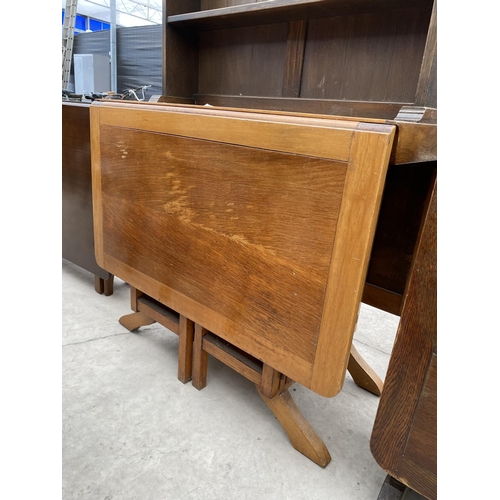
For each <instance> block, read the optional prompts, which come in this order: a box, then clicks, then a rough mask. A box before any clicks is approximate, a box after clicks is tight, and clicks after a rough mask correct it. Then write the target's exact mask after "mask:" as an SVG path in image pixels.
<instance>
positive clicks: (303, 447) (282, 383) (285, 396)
mask: <svg viewBox="0 0 500 500" xmlns="http://www.w3.org/2000/svg"><path fill="white" fill-rule="evenodd" d="M195 331H196V334H195V348H194V367H193V385H194V387H196V388H197V389H203V388H204V387H205V386H206V383H207V368H208V356H207V355H208V354H210V355H212V356H214V357H215V358H216V359H218V360H219V361H222V362H223V363H224V364H225V365H227V366H229V367H230V368H232V369H233V370H235V371H236V372H238V373H239V374H240V375H243V376H244V377H245V378H247V379H248V380H250V381H252V382H254V383H255V384H256V387H257V391H258V392H259V394H260V396H261V397H262V399H263V400H264V401H265V402H266V404H267V405H268V407H269V408H270V409H271V410H272V412H273V413H274V415H275V416H276V418H277V419H278V421H279V422H280V424H281V425H282V427H283V429H284V430H285V432H286V433H287V435H288V437H289V438H290V441H291V443H292V445H293V447H294V448H296V449H297V450H298V451H300V452H301V453H302V454H303V455H305V456H306V457H307V458H309V459H310V460H312V461H313V462H315V463H316V464H318V465H320V466H321V467H326V466H327V465H328V463H329V462H330V460H331V458H330V454H329V452H328V449H327V448H326V446H325V444H324V443H323V441H322V440H321V438H320V437H319V436H318V435H317V434H316V432H315V430H314V429H313V428H312V426H311V425H310V424H309V422H307V420H306V419H305V418H304V416H303V415H302V413H301V412H300V410H299V409H298V408H297V406H296V404H295V402H294V401H293V399H292V397H291V396H290V393H289V392H288V388H289V387H290V386H291V385H292V384H293V383H294V382H293V381H292V380H290V379H287V377H285V376H283V374H281V373H279V372H278V371H276V370H275V369H274V368H272V367H271V366H269V365H266V364H263V363H261V362H260V361H259V360H257V359H255V358H252V357H251V356H248V355H247V354H246V353H244V352H242V351H240V350H238V349H237V348H235V346H232V345H231V344H229V343H226V342H224V341H223V340H222V339H220V338H219V337H217V336H216V335H214V334H212V333H210V332H208V331H207V330H206V329H204V328H203V327H201V326H200V325H196V326H195Z"/></svg>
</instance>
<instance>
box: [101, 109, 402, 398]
mask: <svg viewBox="0 0 500 500" xmlns="http://www.w3.org/2000/svg"><path fill="white" fill-rule="evenodd" d="M211 124H212V125H211ZM190 125H192V126H190ZM206 126H210V127H211V128H209V129H208V131H207V130H206V128H205V127H206ZM92 127H93V137H94V138H95V140H96V141H98V143H99V144H98V146H97V147H96V148H95V149H93V151H95V152H96V156H95V157H94V161H93V165H94V174H95V178H96V183H95V193H96V196H95V207H96V213H97V214H98V215H97V218H98V219H99V220H98V222H97V224H96V234H98V235H99V239H100V241H99V244H98V247H99V252H98V256H99V260H100V261H102V262H105V263H106V266H108V267H109V266H110V268H111V269H116V270H117V271H119V272H120V273H121V274H120V275H121V276H124V277H125V279H126V280H127V282H129V283H130V284H131V286H135V287H137V288H139V289H141V290H144V291H145V292H146V293H147V294H148V295H149V296H151V297H153V298H154V299H156V300H158V301H159V302H161V303H162V304H165V305H167V306H168V307H171V308H172V309H174V310H175V311H179V313H180V314H182V315H185V316H186V317H189V318H191V319H192V320H193V321H194V322H196V323H199V324H201V325H203V327H204V328H207V330H210V331H212V332H214V333H216V334H217V335H219V336H221V337H222V338H225V339H226V340H228V341H230V342H231V343H233V344H234V345H236V346H237V347H239V348H241V349H243V350H245V351H246V352H248V353H249V354H251V355H253V356H255V357H256V358H258V359H261V360H262V361H264V362H265V363H268V364H270V365H271V366H273V367H274V368H275V369H276V370H279V371H280V372H282V373H284V374H286V375H288V376H289V377H290V378H292V379H293V380H296V381H297V382H300V383H302V384H303V385H306V386H307V387H310V388H311V389H312V390H315V391H316V392H319V393H321V394H323V395H328V396H332V395H334V394H336V393H337V392H338V391H339V390H340V388H341V386H342V383H343V377H344V376H345V369H346V364H347V359H348V356H349V349H350V344H351V340H352V334H353V330H354V326H355V324H354V322H353V320H354V316H355V313H352V312H351V310H355V312H356V313H357V307H359V301H360V299H361V293H362V288H363V284H364V279H365V274H366V269H367V265H368V258H369V252H370V241H371V239H372V238H373V232H374V227H375V223H376V218H377V210H378V205H379V202H380V195H381V190H382V187H383V184H384V180H385V172H386V169H387V163H388V158H389V154H390V151H391V145H392V140H393V137H394V127H391V126H386V125H381V124H369V125H366V124H359V123H356V122H353V121H350V122H343V121H335V120H331V121H330V120H315V119H313V118H305V117H297V118H293V117H287V116H270V115H264V114H254V113H244V112H238V113H233V112H228V114H227V116H224V114H223V113H221V112H220V110H218V112H217V113H214V110H210V109H204V108H201V107H200V108H198V110H197V113H194V110H193V109H192V108H191V112H190V113H182V112H180V110H177V109H174V108H172V107H169V106H159V105H155V106H144V107H142V106H128V105H121V104H118V105H109V104H107V103H106V104H105V103H95V104H94V105H93V108H92ZM269 130H273V131H274V136H273V137H271V138H270V137H268V131H269ZM313 132H314V134H315V135H316V136H317V137H318V138H319V139H318V141H317V142H316V143H315V144H314V145H310V144H302V143H300V142H298V141H300V139H301V137H304V136H305V137H307V135H308V134H309V133H311V134H312V133H313ZM173 134H176V135H173ZM207 135H208V136H209V137H210V140H200V136H201V137H203V138H205V137H206V136H207ZM259 138H260V141H261V142H259ZM231 141H232V142H233V143H231ZM242 142H244V143H246V144H245V145H244V146H242V144H241V143H242ZM255 145H260V147H258V148H257V147H248V146H255ZM313 146H314V147H313ZM262 147H264V148H265V149H261V148H262ZM366 148H369V151H370V154H367V153H366V151H368V149H366ZM287 149H288V151H287ZM297 151H299V152H301V154H297ZM305 152H309V154H308V155H306V154H304V153H305ZM321 154H323V157H321V156H320V155H321ZM339 157H340V158H339ZM353 228H355V230H354V231H353ZM337 231H340V232H341V234H343V235H344V236H346V237H343V238H342V239H340V238H337V237H336V233H337ZM350 233H353V236H352V238H351V237H350V236H349V234H350ZM334 242H335V245H334ZM332 253H333V260H332ZM347 255H349V257H348V258H346V257H345V256H347ZM336 266H338V269H339V270H340V268H341V267H342V268H343V269H344V271H342V272H341V273H340V274H339V276H338V281H337V275H336V274H335V273H337V271H335V268H336ZM332 269H334V271H332ZM345 286H347V290H350V289H351V288H352V293H351V292H350V291H349V293H345V294H344V293H340V290H344V287H345ZM336 290H337V291H336ZM325 293H326V295H325ZM325 297H326V299H327V303H326V304H325ZM342 297H343V298H342ZM325 311H326V313H325ZM338 311H342V314H338ZM334 316H335V317H338V318H339V321H332V320H331V318H333V317H334ZM329 317H330V319H328V318H329ZM332 339H333V340H332ZM318 346H320V347H318ZM326 351H328V354H326ZM327 356H333V358H331V359H336V360H337V361H338V362H335V363H334V362H330V363H331V365H334V368H331V369H330V368H328V369H327V370H325V372H324V373H325V374H324V375H321V376H320V375H319V374H318V373H319V372H316V373H315V374H313V372H312V368H313V365H314V364H315V363H318V362H319V363H321V364H322V366H323V365H324V364H325V363H326V359H327ZM326 374H328V376H327V375H326Z"/></svg>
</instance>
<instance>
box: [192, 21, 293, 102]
mask: <svg viewBox="0 0 500 500" xmlns="http://www.w3.org/2000/svg"><path fill="white" fill-rule="evenodd" d="M287 35H288V25H287V24H286V23H280V24H276V25H268V26H259V27H249V28H242V29H228V30H220V31H217V32H213V33H201V34H200V77H199V80H200V81H199V93H203V94H205V93H206V94H234V95H255V96H258V95H266V96H274V97H280V96H281V92H282V85H283V76H284V71H285V58H286V50H287Z"/></svg>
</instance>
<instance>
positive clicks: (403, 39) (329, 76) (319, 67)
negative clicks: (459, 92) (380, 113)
mask: <svg viewBox="0 0 500 500" xmlns="http://www.w3.org/2000/svg"><path fill="white" fill-rule="evenodd" d="M429 17H430V9H425V8H413V9H408V10H405V11H393V12H389V13H387V12H383V11H380V12H377V13H372V14H363V15H357V16H347V17H342V18H340V17H335V18H327V19H313V20H310V21H309V27H308V32H307V33H308V34H307V41H306V49H305V60H304V69H303V79H302V86H301V97H305V98H312V99H347V100H359V101H381V102H384V101H388V102H391V101H392V102H414V100H415V92H416V88H417V82H418V77H419V72H420V61H421V59H422V54H423V51H424V47H425V43H426V36H427V27H428V23H429Z"/></svg>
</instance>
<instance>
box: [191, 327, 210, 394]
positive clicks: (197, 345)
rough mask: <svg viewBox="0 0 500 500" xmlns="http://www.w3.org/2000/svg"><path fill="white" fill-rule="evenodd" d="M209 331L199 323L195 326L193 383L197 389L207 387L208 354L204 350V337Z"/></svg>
mask: <svg viewBox="0 0 500 500" xmlns="http://www.w3.org/2000/svg"><path fill="white" fill-rule="evenodd" d="M207 333H208V331H207V330H206V329H205V328H203V327H202V326H201V325H199V324H198V323H195V325H194V343H193V381H192V384H193V386H194V387H196V389H198V390H200V391H201V389H203V388H204V387H205V386H206V385H207V368H208V353H207V351H206V350H205V349H203V337H204V336H205V335H206V334H207Z"/></svg>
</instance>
